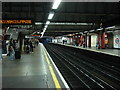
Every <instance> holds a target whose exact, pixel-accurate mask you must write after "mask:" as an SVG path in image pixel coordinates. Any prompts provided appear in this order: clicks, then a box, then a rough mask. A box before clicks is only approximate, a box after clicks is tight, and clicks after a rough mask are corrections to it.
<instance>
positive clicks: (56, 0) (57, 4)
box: [52, 0, 62, 9]
mask: <svg viewBox="0 0 120 90" xmlns="http://www.w3.org/2000/svg"><path fill="white" fill-rule="evenodd" d="M61 1H62V0H55V1H54V3H53V6H52V9H57V8H58V6H59V4H60V2H61Z"/></svg>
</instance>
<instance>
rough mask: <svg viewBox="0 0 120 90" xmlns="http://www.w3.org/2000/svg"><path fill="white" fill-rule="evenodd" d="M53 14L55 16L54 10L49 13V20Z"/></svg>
mask: <svg viewBox="0 0 120 90" xmlns="http://www.w3.org/2000/svg"><path fill="white" fill-rule="evenodd" d="M53 16H54V12H50V13H49V16H48V19H49V20H50V19H52V18H53Z"/></svg>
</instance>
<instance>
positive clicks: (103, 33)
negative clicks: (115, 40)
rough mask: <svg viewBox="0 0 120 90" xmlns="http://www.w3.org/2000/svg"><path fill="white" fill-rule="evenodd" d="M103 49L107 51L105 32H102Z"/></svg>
mask: <svg viewBox="0 0 120 90" xmlns="http://www.w3.org/2000/svg"><path fill="white" fill-rule="evenodd" d="M101 45H102V46H101V48H102V49H105V31H103V32H102V40H101Z"/></svg>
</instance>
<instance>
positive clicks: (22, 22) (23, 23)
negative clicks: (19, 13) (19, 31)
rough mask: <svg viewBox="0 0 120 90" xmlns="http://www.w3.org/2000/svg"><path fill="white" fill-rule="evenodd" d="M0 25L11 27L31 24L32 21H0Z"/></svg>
mask: <svg viewBox="0 0 120 90" xmlns="http://www.w3.org/2000/svg"><path fill="white" fill-rule="evenodd" d="M0 24H5V25H12V24H20V25H26V24H32V20H0Z"/></svg>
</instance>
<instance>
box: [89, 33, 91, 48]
mask: <svg viewBox="0 0 120 90" xmlns="http://www.w3.org/2000/svg"><path fill="white" fill-rule="evenodd" d="M88 38H89V40H88V47H89V48H91V35H89V37H88Z"/></svg>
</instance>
